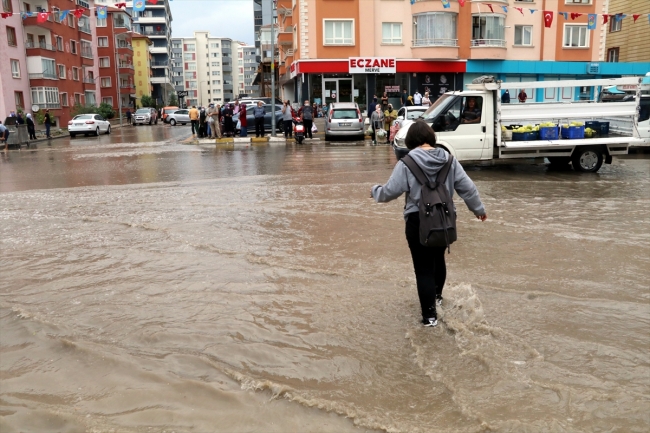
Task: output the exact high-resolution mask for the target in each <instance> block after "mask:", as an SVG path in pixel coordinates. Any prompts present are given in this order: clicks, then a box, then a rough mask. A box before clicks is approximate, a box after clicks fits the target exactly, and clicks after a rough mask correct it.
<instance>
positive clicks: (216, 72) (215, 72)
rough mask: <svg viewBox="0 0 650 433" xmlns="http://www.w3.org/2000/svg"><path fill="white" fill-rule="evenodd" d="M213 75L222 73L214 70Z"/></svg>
mask: <svg viewBox="0 0 650 433" xmlns="http://www.w3.org/2000/svg"><path fill="white" fill-rule="evenodd" d="M212 75H215V76H219V75H221V71H212Z"/></svg>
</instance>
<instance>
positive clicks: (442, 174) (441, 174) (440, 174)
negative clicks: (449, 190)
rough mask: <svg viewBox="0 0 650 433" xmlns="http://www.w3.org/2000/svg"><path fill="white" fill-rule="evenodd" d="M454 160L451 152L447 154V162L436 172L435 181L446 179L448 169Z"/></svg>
mask: <svg viewBox="0 0 650 433" xmlns="http://www.w3.org/2000/svg"><path fill="white" fill-rule="evenodd" d="M453 162H454V157H453V156H452V154H451V153H450V154H449V158H447V162H446V163H445V165H443V166H442V168H441V169H440V171H439V172H438V177H436V182H439V183H443V184H444V183H445V182H446V181H447V176H448V175H449V170H450V169H451V164H453Z"/></svg>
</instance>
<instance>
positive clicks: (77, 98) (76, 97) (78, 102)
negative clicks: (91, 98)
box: [74, 93, 81, 105]
mask: <svg viewBox="0 0 650 433" xmlns="http://www.w3.org/2000/svg"><path fill="white" fill-rule="evenodd" d="M74 104H75V105H81V93H75V94H74Z"/></svg>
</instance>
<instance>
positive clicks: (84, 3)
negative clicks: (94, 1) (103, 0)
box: [76, 0, 90, 9]
mask: <svg viewBox="0 0 650 433" xmlns="http://www.w3.org/2000/svg"><path fill="white" fill-rule="evenodd" d="M76 3H77V6H81V7H83V8H86V9H90V4H89V3H88V2H87V1H84V0H77V2H76Z"/></svg>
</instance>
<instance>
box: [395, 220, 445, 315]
mask: <svg viewBox="0 0 650 433" xmlns="http://www.w3.org/2000/svg"><path fill="white" fill-rule="evenodd" d="M419 230H420V215H419V214H418V213H417V212H413V213H410V214H408V219H407V220H406V230H405V232H406V241H407V242H408V244H409V249H410V250H411V258H412V259H413V269H414V270H415V281H416V282H417V286H418V297H419V298H420V307H422V317H423V318H425V319H427V318H431V317H436V318H437V317H438V316H437V314H436V296H441V295H442V288H443V287H444V285H445V279H446V278H447V266H446V264H445V250H446V247H425V246H423V245H422V244H420V231H419Z"/></svg>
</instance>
